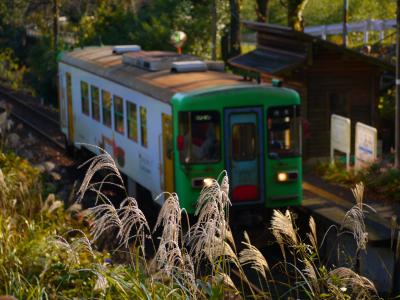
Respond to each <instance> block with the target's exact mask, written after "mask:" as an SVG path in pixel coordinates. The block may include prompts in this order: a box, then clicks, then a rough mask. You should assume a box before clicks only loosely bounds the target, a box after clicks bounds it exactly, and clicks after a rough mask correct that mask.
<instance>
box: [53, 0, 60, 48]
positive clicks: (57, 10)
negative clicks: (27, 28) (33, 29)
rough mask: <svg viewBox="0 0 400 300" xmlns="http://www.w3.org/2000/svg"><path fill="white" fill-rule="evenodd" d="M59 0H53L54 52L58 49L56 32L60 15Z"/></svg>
mask: <svg viewBox="0 0 400 300" xmlns="http://www.w3.org/2000/svg"><path fill="white" fill-rule="evenodd" d="M58 1H59V0H53V9H52V10H53V47H54V51H55V53H56V52H57V49H58V34H59V32H58V31H59V25H58V23H59V22H58V18H59V15H60V8H59V3H58Z"/></svg>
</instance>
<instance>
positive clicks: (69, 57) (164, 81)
mask: <svg viewBox="0 0 400 300" xmlns="http://www.w3.org/2000/svg"><path fill="white" fill-rule="evenodd" d="M142 52H143V55H145V54H146V53H147V51H142ZM159 54H160V53H159ZM60 62H62V63H65V64H68V65H71V66H73V67H76V68H79V69H81V70H84V71H86V72H89V73H93V74H95V75H97V76H100V77H103V78H105V79H108V80H110V81H113V82H115V83H118V84H121V85H123V86H125V87H128V88H130V89H133V90H136V91H138V92H141V93H143V94H145V95H148V96H150V97H153V98H156V99H158V100H161V101H164V102H169V101H170V100H171V98H172V96H173V95H174V94H176V93H186V92H191V91H195V90H200V89H212V88H215V87H220V86H236V85H238V86H239V85H243V80H242V78H241V77H239V76H236V75H233V74H228V73H223V72H216V71H206V72H190V73H171V72H170V70H162V71H156V72H151V71H147V70H145V69H141V68H138V67H135V66H132V65H129V64H125V63H123V61H122V55H116V54H113V53H112V47H111V46H103V47H87V48H83V49H76V50H74V51H72V52H65V53H63V54H62V55H61V58H60Z"/></svg>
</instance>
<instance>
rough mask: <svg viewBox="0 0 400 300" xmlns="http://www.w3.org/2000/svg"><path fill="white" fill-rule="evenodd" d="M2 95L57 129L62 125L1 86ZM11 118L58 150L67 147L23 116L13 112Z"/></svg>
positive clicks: (0, 93)
mask: <svg viewBox="0 0 400 300" xmlns="http://www.w3.org/2000/svg"><path fill="white" fill-rule="evenodd" d="M0 95H1V96H3V97H5V98H7V99H10V100H11V101H15V102H17V103H18V104H19V105H21V106H23V107H24V108H26V109H28V110H30V111H31V112H33V113H34V114H36V115H39V116H40V117H41V118H44V119H45V120H46V121H48V122H51V123H53V125H55V126H57V127H58V126H59V125H60V124H59V122H58V120H55V119H54V118H52V117H49V116H48V115H46V114H44V113H43V112H41V111H39V110H37V109H34V108H32V107H31V106H30V105H29V104H28V103H26V102H25V101H23V100H21V99H19V98H18V97H17V96H16V95H14V94H12V93H10V92H8V91H5V90H4V88H3V87H1V86H0ZM11 116H12V117H14V118H15V119H17V120H19V121H20V122H22V123H24V124H25V125H26V126H28V127H29V128H31V129H33V130H34V131H35V132H36V133H37V134H39V135H40V136H42V137H44V138H45V139H46V140H48V141H50V142H51V143H52V144H53V145H54V146H56V147H57V148H59V149H61V150H65V145H64V144H63V143H60V142H59V141H57V140H56V139H55V138H53V137H52V136H50V135H49V134H47V133H46V132H44V130H43V129H41V128H39V127H38V126H36V125H35V124H33V123H32V122H30V121H28V120H27V119H26V118H24V117H22V116H21V115H19V114H18V113H16V112H14V111H12V112H11Z"/></svg>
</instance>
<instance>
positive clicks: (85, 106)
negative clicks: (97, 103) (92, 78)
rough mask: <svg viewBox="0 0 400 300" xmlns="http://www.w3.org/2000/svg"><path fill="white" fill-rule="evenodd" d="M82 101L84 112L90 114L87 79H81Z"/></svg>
mask: <svg viewBox="0 0 400 300" xmlns="http://www.w3.org/2000/svg"><path fill="white" fill-rule="evenodd" d="M81 101H82V112H83V113H84V114H85V115H89V85H88V83H87V82H85V81H81Z"/></svg>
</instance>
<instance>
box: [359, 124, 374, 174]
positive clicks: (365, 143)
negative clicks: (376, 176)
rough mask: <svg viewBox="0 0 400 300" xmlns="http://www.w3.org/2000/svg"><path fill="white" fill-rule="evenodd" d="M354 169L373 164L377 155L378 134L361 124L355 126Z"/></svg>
mask: <svg viewBox="0 0 400 300" xmlns="http://www.w3.org/2000/svg"><path fill="white" fill-rule="evenodd" d="M355 148H356V149H355V151H354V152H355V168H356V169H360V168H364V167H366V166H368V165H369V164H371V163H373V162H374V161H375V160H376V158H377V155H378V132H377V130H376V128H374V127H371V126H368V125H365V124H363V123H359V122H358V123H357V124H356V142H355Z"/></svg>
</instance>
